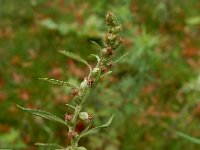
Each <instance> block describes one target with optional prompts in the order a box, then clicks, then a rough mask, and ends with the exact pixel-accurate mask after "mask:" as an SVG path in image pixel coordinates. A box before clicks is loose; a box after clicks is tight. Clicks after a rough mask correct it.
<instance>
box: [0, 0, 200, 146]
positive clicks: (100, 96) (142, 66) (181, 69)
mask: <svg viewBox="0 0 200 150" xmlns="http://www.w3.org/2000/svg"><path fill="white" fill-rule="evenodd" d="M108 10H111V11H112V12H114V13H115V15H116V19H117V22H118V23H120V24H122V25H123V32H122V34H121V35H122V36H123V37H124V44H123V46H121V47H120V48H119V49H118V52H117V54H118V55H120V54H123V53H124V52H129V55H128V56H127V57H125V58H124V59H123V60H121V61H120V62H119V63H118V64H116V65H115V67H114V68H113V69H114V72H113V74H112V75H111V76H110V77H106V78H104V79H103V80H102V81H101V84H100V85H99V86H98V88H97V89H96V91H95V92H94V94H93V95H92V96H91V97H90V98H89V100H88V102H87V106H85V107H86V108H87V109H86V110H87V111H88V112H90V113H91V114H93V115H94V125H100V124H102V123H103V122H104V121H105V120H106V119H107V118H108V117H109V116H110V115H111V114H112V113H113V112H114V113H115V119H114V120H113V123H112V125H111V126H110V127H109V128H108V129H106V130H105V131H104V132H102V133H100V134H98V135H95V136H90V137H88V138H87V139H85V140H83V141H81V144H82V145H83V146H86V147H87V148H88V149H89V150H180V149H182V150H198V149H199V145H196V144H194V143H191V142H189V141H187V140H185V139H182V138H180V137H178V136H177V135H176V134H175V133H174V132H171V131H169V130H167V129H166V128H164V127H165V126H168V127H170V128H173V129H175V130H177V131H181V132H184V133H187V134H189V135H192V136H194V137H200V123H199V121H200V102H199V96H200V72H199V68H200V60H199V56H200V51H199V50H200V39H199V35H200V1H198V0H171V1H170V0H112V1H107V0H88V1H81V0H0V148H12V149H16V150H17V149H19V150H35V149H39V148H38V147H36V146H34V143H36V142H49V143H51V142H53V143H55V142H57V143H58V144H60V145H63V146H64V145H66V144H67V143H68V140H67V137H66V133H67V131H66V129H65V128H63V126H61V125H58V124H56V123H54V122H50V121H47V120H43V119H41V118H38V117H33V116H31V115H29V114H28V113H25V112H22V111H20V110H19V109H18V108H16V104H19V105H21V106H25V107H30V108H38V109H43V110H46V111H49V112H52V113H54V114H56V115H57V116H59V117H61V118H64V114H65V113H66V112H69V111H70V109H69V108H67V107H66V106H65V104H66V103H71V98H72V97H71V95H70V89H68V88H64V87H62V88H60V87H57V86H52V85H49V84H48V83H45V82H43V81H40V80H38V79H37V78H38V77H49V78H56V79H60V80H68V81H71V82H74V83H77V84H78V83H79V82H80V81H81V80H82V79H83V78H84V75H85V74H86V73H87V69H86V68H85V67H84V66H82V65H81V64H79V63H76V62H74V61H72V60H70V59H68V58H66V57H64V56H62V55H60V54H59V53H57V50H61V49H62V50H63V49H64V50H70V51H72V52H74V53H77V54H79V55H81V56H83V57H84V58H85V59H87V60H88V61H90V62H91V63H93V62H94V60H93V59H91V58H89V57H88V55H89V54H90V53H95V52H96V51H95V46H94V45H92V44H91V43H90V41H91V40H94V41H96V42H98V43H99V44H102V39H103V35H104V33H105V32H106V30H107V28H106V24H105V22H104V16H105V14H106V12H107V11H108ZM82 128H84V125H83V124H80V125H79V126H78V127H77V130H81V129H82Z"/></svg>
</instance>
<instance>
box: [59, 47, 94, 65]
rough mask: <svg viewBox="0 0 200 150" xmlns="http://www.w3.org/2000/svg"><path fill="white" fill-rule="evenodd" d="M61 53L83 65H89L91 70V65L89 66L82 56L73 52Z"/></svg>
mask: <svg viewBox="0 0 200 150" xmlns="http://www.w3.org/2000/svg"><path fill="white" fill-rule="evenodd" d="M58 52H60V53H61V54H63V55H65V56H68V57H70V58H72V59H74V60H76V61H79V62H82V63H83V64H85V65H87V66H88V67H89V68H90V65H89V64H88V62H87V61H86V60H84V59H82V58H81V57H80V56H78V55H76V54H74V53H72V52H69V51H64V50H63V51H58Z"/></svg>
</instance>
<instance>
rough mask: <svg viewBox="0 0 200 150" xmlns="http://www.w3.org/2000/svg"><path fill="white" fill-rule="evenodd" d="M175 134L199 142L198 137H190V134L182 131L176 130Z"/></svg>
mask: <svg viewBox="0 0 200 150" xmlns="http://www.w3.org/2000/svg"><path fill="white" fill-rule="evenodd" d="M176 134H177V135H178V136H180V137H182V138H185V139H186V140H189V141H191V142H193V143H196V144H200V139H199V138H195V137H192V136H190V135H187V134H185V133H182V132H178V131H176Z"/></svg>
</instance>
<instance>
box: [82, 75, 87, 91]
mask: <svg viewBox="0 0 200 150" xmlns="http://www.w3.org/2000/svg"><path fill="white" fill-rule="evenodd" d="M80 88H81V89H83V90H84V89H86V88H87V80H86V78H85V79H84V80H83V82H81V85H80Z"/></svg>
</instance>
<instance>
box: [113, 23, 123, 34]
mask: <svg viewBox="0 0 200 150" xmlns="http://www.w3.org/2000/svg"><path fill="white" fill-rule="evenodd" d="M121 31H122V26H121V25H119V26H116V27H112V28H111V32H112V33H114V34H116V33H119V32H121Z"/></svg>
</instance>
